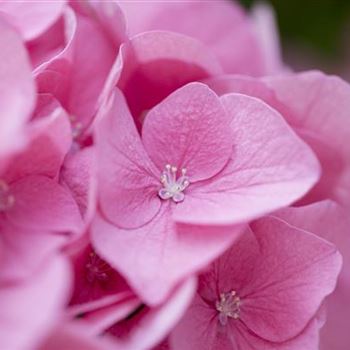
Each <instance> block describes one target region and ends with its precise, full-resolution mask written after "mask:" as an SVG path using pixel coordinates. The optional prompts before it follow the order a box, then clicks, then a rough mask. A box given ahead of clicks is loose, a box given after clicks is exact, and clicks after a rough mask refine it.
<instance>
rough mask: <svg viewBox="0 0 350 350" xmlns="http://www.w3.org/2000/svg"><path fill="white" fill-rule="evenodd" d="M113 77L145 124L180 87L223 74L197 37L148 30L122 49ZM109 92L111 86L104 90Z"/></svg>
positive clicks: (109, 81)
mask: <svg viewBox="0 0 350 350" xmlns="http://www.w3.org/2000/svg"><path fill="white" fill-rule="evenodd" d="M120 54H121V55H122V57H121V58H117V62H116V63H115V65H116V66H115V67H114V70H113V72H112V73H113V74H114V77H109V80H108V85H109V86H113V83H116V82H117V80H118V76H119V74H120V71H119V69H118V67H120V65H122V67H121V68H122V74H121V76H120V79H119V82H118V86H119V87H120V89H121V90H122V91H123V92H124V94H125V96H126V99H127V101H128V104H129V107H130V110H131V112H132V115H133V116H134V117H135V118H137V121H138V122H139V123H140V124H141V122H142V118H143V114H144V113H145V112H146V111H147V110H149V109H150V108H152V107H153V106H155V105H156V104H157V103H159V102H160V101H161V100H163V99H164V98H165V97H166V96H168V95H169V94H170V93H171V92H173V91H174V90H176V89H177V88H179V87H181V86H183V85H185V84H186V83H189V82H191V81H196V80H200V79H204V78H208V77H210V76H213V75H217V74H220V73H221V67H220V66H219V65H218V63H217V61H216V60H215V58H214V57H213V56H212V55H211V53H210V50H208V48H207V47H205V46H204V45H202V44H201V43H200V42H198V41H196V40H195V39H193V38H190V37H187V36H184V35H180V34H178V33H171V32H145V33H142V34H139V35H136V36H134V37H132V38H131V40H130V42H129V43H126V44H125V45H124V48H123V49H122V50H121V52H120ZM104 93H105V94H108V93H109V92H108V89H107V90H106V91H104Z"/></svg>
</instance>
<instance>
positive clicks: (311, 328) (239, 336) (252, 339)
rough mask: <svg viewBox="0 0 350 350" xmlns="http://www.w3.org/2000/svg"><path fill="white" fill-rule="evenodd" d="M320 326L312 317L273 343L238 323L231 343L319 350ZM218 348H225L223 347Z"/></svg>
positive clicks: (266, 349)
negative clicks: (293, 334) (295, 332)
mask: <svg viewBox="0 0 350 350" xmlns="http://www.w3.org/2000/svg"><path fill="white" fill-rule="evenodd" d="M321 327H322V324H321V323H320V322H319V321H318V320H317V319H314V320H312V321H311V322H310V324H309V325H308V326H307V327H306V328H305V329H304V330H303V331H302V332H301V333H300V334H298V336H296V337H295V338H293V339H290V340H287V341H284V342H281V343H274V342H268V341H264V340H262V339H261V338H258V337H257V336H256V335H255V334H253V333H252V334H250V333H248V334H247V330H246V329H245V327H244V325H240V327H239V330H238V331H235V333H234V336H233V337H232V344H234V345H233V346H234V348H235V349H244V350H300V349H307V350H319V332H320V328H321ZM218 349H220V350H221V349H222V350H226V349H225V348H218ZM229 349H232V345H231V347H228V348H227V350H229ZM174 350H176V349H174Z"/></svg>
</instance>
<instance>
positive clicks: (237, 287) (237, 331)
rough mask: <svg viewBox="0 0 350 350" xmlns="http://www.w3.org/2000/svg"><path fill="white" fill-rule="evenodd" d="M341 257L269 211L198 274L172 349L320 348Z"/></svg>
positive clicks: (173, 335)
mask: <svg viewBox="0 0 350 350" xmlns="http://www.w3.org/2000/svg"><path fill="white" fill-rule="evenodd" d="M340 267H341V256H340V254H339V253H338V252H337V250H336V248H335V246H333V245H332V244H330V243H328V242H326V241H324V240H322V239H319V238H318V237H316V236H314V235H312V234H310V233H307V232H306V231H302V230H300V229H297V228H295V227H293V226H290V225H288V224H286V223H285V222H284V221H282V220H279V219H277V218H274V217H266V218H264V219H260V220H258V221H256V222H254V223H252V224H251V226H250V229H248V230H247V232H245V234H244V235H242V236H241V238H240V240H239V241H238V242H237V243H236V244H234V245H233V246H232V247H231V248H230V249H229V250H228V251H227V252H226V253H225V254H223V255H222V256H221V257H220V258H219V259H218V260H217V261H216V262H214V263H213V264H212V265H211V267H210V268H209V270H208V271H206V272H204V273H203V274H202V275H201V276H200V277H199V288H198V291H197V295H196V297H195V299H194V301H193V303H192V305H191V307H190V308H189V309H188V311H187V313H186V314H185V316H184V318H183V319H182V321H180V323H179V325H178V326H177V327H176V328H175V330H174V332H173V334H172V336H171V344H172V348H173V349H175V350H177V349H181V350H186V349H203V350H205V349H211V350H215V349H218V350H219V349H220V350H225V349H256V350H260V349H288V350H289V349H296V350H297V349H316V348H317V345H318V329H319V328H320V326H321V324H320V321H319V320H318V319H317V317H316V318H315V316H316V313H317V311H318V309H319V307H320V306H321V303H322V301H323V299H324V298H325V297H326V296H327V295H329V294H330V293H331V292H332V291H333V289H334V288H335V284H336V280H337V275H338V273H339V270H340Z"/></svg>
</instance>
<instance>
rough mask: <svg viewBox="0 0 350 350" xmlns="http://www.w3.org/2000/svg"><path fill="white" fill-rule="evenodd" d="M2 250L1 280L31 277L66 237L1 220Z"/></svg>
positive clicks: (64, 241)
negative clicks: (24, 227)
mask: <svg viewBox="0 0 350 350" xmlns="http://www.w3.org/2000/svg"><path fill="white" fill-rule="evenodd" d="M0 227H1V236H0V241H1V242H2V246H3V252H2V254H1V259H0V260H1V263H0V265H1V270H0V280H1V281H11V282H14V281H18V280H23V279H29V278H32V277H33V275H34V274H36V273H37V272H38V271H39V270H40V268H41V267H42V266H43V264H46V262H47V261H48V259H50V258H51V257H52V255H53V254H54V253H55V252H57V251H58V250H59V249H60V248H62V247H63V245H64V244H66V243H67V237H64V236H61V235H48V234H47V232H41V231H32V230H28V229H23V228H21V227H18V226H15V225H11V224H10V223H9V222H6V223H3V222H1V223H0Z"/></svg>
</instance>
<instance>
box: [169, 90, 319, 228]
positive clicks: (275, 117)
mask: <svg viewBox="0 0 350 350" xmlns="http://www.w3.org/2000/svg"><path fill="white" fill-rule="evenodd" d="M221 101H222V103H223V105H224V107H225V109H226V112H227V113H228V115H229V118H230V120H231V123H230V128H231V131H232V134H233V152H232V154H231V158H230V160H229V162H228V164H227V165H226V167H225V168H224V169H223V170H222V171H221V172H220V173H219V174H218V175H217V176H215V177H213V178H212V179H210V180H208V181H205V182H203V183H198V184H195V185H193V186H191V187H189V189H188V191H187V192H186V201H184V202H183V203H182V205H181V206H177V207H176V209H175V212H174V218H175V220H176V221H180V222H190V223H201V224H205V223H207V224H208V223H220V224H229V223H231V224H232V223H238V222H243V221H247V220H251V219H254V218H256V217H259V216H260V215H263V214H266V213H268V212H269V211H273V210H275V209H278V208H279V207H283V206H286V205H289V204H291V203H293V202H294V201H296V200H297V199H299V198H300V197H302V196H303V195H304V194H305V193H307V191H308V190H310V188H312V186H313V185H314V184H315V183H316V182H317V180H318V178H319V165H318V161H317V159H316V157H315V156H314V155H313V153H312V151H311V150H310V148H309V147H308V146H307V145H306V144H305V143H303V142H302V141H301V140H300V139H299V138H298V137H297V136H296V135H295V133H294V132H293V131H292V129H290V127H288V125H287V124H286V123H285V122H284V120H283V118H282V116H281V115H280V114H278V113H277V112H276V111H275V110H273V109H271V108H270V107H269V106H267V105H266V104H264V103H262V102H261V101H259V100H257V99H254V98H250V97H248V96H243V95H238V94H228V95H225V96H223V97H222V98H221Z"/></svg>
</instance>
